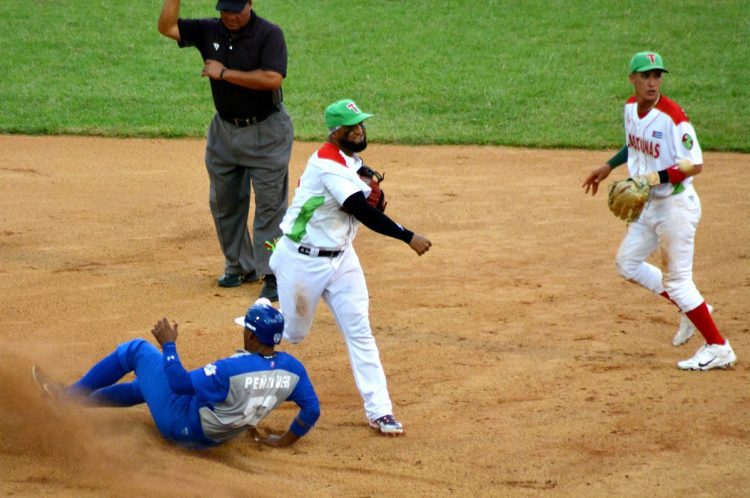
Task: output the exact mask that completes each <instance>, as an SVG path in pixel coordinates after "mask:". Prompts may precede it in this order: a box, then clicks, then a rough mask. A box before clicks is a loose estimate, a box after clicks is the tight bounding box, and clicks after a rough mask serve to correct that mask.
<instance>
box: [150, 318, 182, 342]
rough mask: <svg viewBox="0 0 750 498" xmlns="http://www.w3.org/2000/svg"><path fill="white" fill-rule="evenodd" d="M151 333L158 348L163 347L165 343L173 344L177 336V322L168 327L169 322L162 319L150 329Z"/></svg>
mask: <svg viewBox="0 0 750 498" xmlns="http://www.w3.org/2000/svg"><path fill="white" fill-rule="evenodd" d="M151 333H152V334H153V336H154V338H155V339H156V342H158V343H159V346H161V345H163V344H164V343H165V342H175V341H176V340H177V335H178V333H177V322H175V323H174V324H173V325H170V324H169V320H167V319H166V318H162V319H161V320H159V321H158V322H156V325H154V328H152V329H151Z"/></svg>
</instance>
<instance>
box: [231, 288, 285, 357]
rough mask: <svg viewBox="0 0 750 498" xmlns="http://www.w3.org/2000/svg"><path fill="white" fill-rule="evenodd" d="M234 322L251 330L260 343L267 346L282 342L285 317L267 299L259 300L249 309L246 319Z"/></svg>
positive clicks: (241, 318)
mask: <svg viewBox="0 0 750 498" xmlns="http://www.w3.org/2000/svg"><path fill="white" fill-rule="evenodd" d="M234 322H235V323H236V324H237V325H242V326H243V327H245V328H246V329H248V330H250V332H252V333H253V334H254V335H255V337H257V338H258V342H260V343H261V344H265V345H266V346H275V345H276V344H278V343H279V342H281V335H282V334H283V333H284V316H283V315H282V314H281V312H280V311H279V310H277V309H276V308H274V307H273V306H271V303H270V301H268V300H267V299H258V300H257V301H256V302H255V304H253V305H252V306H250V307H249V308H248V309H247V313H245V316H244V317H243V316H241V317H239V318H236V319H235V320H234Z"/></svg>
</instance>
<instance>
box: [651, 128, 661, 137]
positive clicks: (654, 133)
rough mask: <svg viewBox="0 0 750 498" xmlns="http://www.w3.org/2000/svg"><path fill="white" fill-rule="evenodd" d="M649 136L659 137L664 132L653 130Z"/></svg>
mask: <svg viewBox="0 0 750 498" xmlns="http://www.w3.org/2000/svg"><path fill="white" fill-rule="evenodd" d="M651 136H652V137H654V138H661V137H663V136H664V134H663V133H662V132H660V131H656V130H654V132H653V133H652V134H651Z"/></svg>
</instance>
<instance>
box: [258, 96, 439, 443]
mask: <svg viewBox="0 0 750 498" xmlns="http://www.w3.org/2000/svg"><path fill="white" fill-rule="evenodd" d="M370 116H371V115H370V114H366V113H363V112H362V111H360V110H359V108H358V107H357V105H356V104H355V103H354V102H353V101H351V100H341V101H338V102H336V103H334V104H331V105H330V106H328V108H327V109H326V112H325V118H326V126H327V127H328V129H329V132H330V133H329V139H328V142H327V143H326V144H324V145H323V146H322V147H321V148H320V149H319V150H318V151H317V152H315V153H314V154H313V155H312V156H311V157H310V159H309V160H308V163H307V167H306V168H305V171H304V173H303V174H302V177H301V178H300V180H299V185H298V187H297V189H296V190H295V192H294V199H293V200H292V203H291V205H290V206H289V208H288V209H287V212H286V216H285V217H284V220H283V221H282V222H281V230H282V232H283V233H284V235H283V236H282V237H281V239H280V240H278V242H277V243H276V247H275V249H274V251H273V254H272V255H271V261H270V265H271V269H272V270H273V272H274V274H275V275H276V279H277V285H278V292H279V304H280V306H281V310H282V313H283V314H284V321H285V327H284V339H286V340H287V341H289V342H292V343H295V344H296V343H299V342H301V341H302V340H303V339H304V338H305V337H307V334H308V333H309V331H310V327H311V325H312V321H313V317H314V315H315V309H316V308H317V306H318V303H319V302H320V300H321V298H322V299H323V300H324V301H325V302H326V304H327V305H328V307H329V308H330V310H331V312H332V314H333V316H334V318H335V319H336V323H337V325H338V327H339V329H341V332H342V333H343V335H344V340H345V341H346V346H347V348H348V351H349V361H350V362H351V366H352V371H353V373H354V381H355V384H356V385H357V389H359V392H360V394H361V395H362V398H363V400H364V407H365V414H366V416H367V419H368V420H369V422H370V425H371V426H372V427H373V428H375V429H378V430H379V431H380V432H382V433H385V434H391V435H398V434H401V433H403V430H404V429H403V426H402V424H401V423H400V422H398V420H396V419H395V417H394V416H393V406H392V403H391V399H390V396H389V395H388V387H387V385H386V379H385V373H384V371H383V366H382V365H381V363H380V354H379V352H378V348H377V345H376V344H375V338H374V337H373V335H372V329H371V328H370V320H369V311H368V309H369V296H368V292H367V284H366V283H365V277H364V274H363V272H362V267H361V266H360V263H359V258H358V257H357V254H356V252H355V251H354V247H352V241H353V240H354V237H355V236H356V234H357V229H358V227H359V223H360V222H362V223H363V224H365V225H366V226H367V227H368V228H370V229H372V230H374V231H376V232H378V233H381V234H383V235H387V236H389V237H393V238H396V239H399V240H402V241H403V242H405V243H407V244H409V247H410V248H411V249H412V250H413V251H414V252H416V253H417V254H418V255H420V256H421V255H422V254H424V253H425V252H426V251H427V250H428V249H429V248H430V246H431V245H432V243H431V242H430V241H429V240H428V239H426V238H425V237H422V236H421V235H418V234H415V233H412V232H410V231H409V230H406V229H405V228H403V227H402V226H401V225H398V224H397V223H394V222H393V221H392V220H391V219H390V218H389V217H388V216H386V215H385V214H384V213H383V212H381V211H379V210H378V209H376V208H375V207H373V206H371V205H370V204H368V202H367V200H366V199H367V197H368V196H369V194H370V187H369V186H368V185H367V184H366V183H365V182H363V181H362V180H361V179H360V177H359V175H358V174H357V171H358V170H359V168H360V167H361V166H362V164H363V163H362V159H360V157H359V156H358V155H357V152H361V151H362V150H364V148H365V147H366V146H367V138H366V134H365V130H364V123H363V122H364V120H365V119H367V118H369V117H370Z"/></svg>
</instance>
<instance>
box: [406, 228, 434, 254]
mask: <svg viewBox="0 0 750 498" xmlns="http://www.w3.org/2000/svg"><path fill="white" fill-rule="evenodd" d="M409 247H411V249H412V251H414V252H415V253H417V254H418V255H419V256H421V255H422V254H424V253H426V252H427V251H429V250H430V247H432V242H430V240H429V239H427V238H426V237H422V236H421V235H419V234H417V233H415V234H414V237H412V238H411V242H409Z"/></svg>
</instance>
